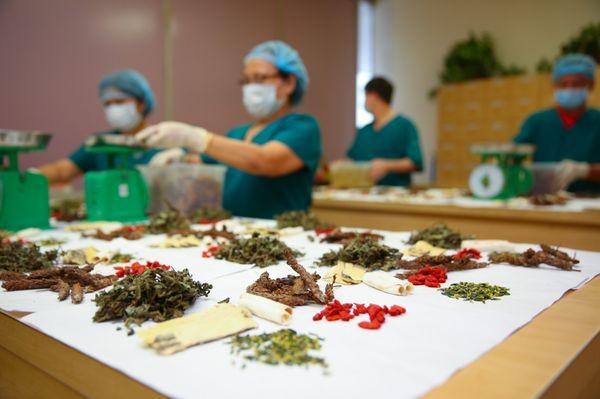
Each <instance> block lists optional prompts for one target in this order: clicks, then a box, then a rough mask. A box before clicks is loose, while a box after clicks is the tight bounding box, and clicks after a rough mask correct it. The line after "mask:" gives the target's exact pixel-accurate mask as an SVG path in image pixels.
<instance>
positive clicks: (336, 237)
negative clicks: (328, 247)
mask: <svg viewBox="0 0 600 399" xmlns="http://www.w3.org/2000/svg"><path fill="white" fill-rule="evenodd" d="M367 237H368V238H372V239H373V240H375V241H379V240H381V239H383V236H382V235H380V234H375V233H371V232H368V231H367V232H364V233H357V232H354V231H347V232H342V231H341V230H340V229H335V230H334V231H332V232H331V233H329V234H327V235H326V236H325V237H323V238H321V242H326V243H329V244H335V243H339V244H346V243H348V242H350V241H352V240H354V239H356V238H358V239H359V240H364V239H365V238H367Z"/></svg>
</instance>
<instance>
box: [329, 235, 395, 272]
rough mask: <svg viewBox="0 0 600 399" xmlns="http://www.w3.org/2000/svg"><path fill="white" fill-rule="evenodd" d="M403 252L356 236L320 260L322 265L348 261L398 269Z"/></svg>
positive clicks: (379, 268) (370, 267)
mask: <svg viewBox="0 0 600 399" xmlns="http://www.w3.org/2000/svg"><path fill="white" fill-rule="evenodd" d="M401 257H402V254H400V253H399V251H398V250H397V249H396V248H392V247H388V246H387V245H384V244H380V243H379V242H377V240H375V239H373V238H370V237H365V238H364V239H360V238H356V239H354V240H352V241H351V242H349V243H348V244H346V245H344V246H343V247H342V248H340V249H339V250H338V251H329V252H327V253H326V254H324V255H323V256H322V257H321V259H319V261H318V265H320V266H335V265H336V264H337V263H338V262H340V261H341V262H347V263H352V264H354V265H358V266H362V267H364V268H365V269H367V270H385V271H388V270H393V269H398V268H399V267H400V266H398V261H399V260H400V259H401Z"/></svg>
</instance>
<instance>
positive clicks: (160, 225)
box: [148, 204, 191, 234]
mask: <svg viewBox="0 0 600 399" xmlns="http://www.w3.org/2000/svg"><path fill="white" fill-rule="evenodd" d="M168 205H169V208H170V209H169V210H168V211H163V212H158V213H156V214H154V215H152V216H150V223H149V225H148V231H149V232H150V233H152V234H164V233H167V234H168V233H170V232H172V231H177V230H188V229H189V228H190V225H191V223H190V220H189V219H188V218H187V217H186V216H185V215H184V214H183V213H182V212H181V211H179V210H178V209H176V208H175V207H173V206H172V205H171V204H168Z"/></svg>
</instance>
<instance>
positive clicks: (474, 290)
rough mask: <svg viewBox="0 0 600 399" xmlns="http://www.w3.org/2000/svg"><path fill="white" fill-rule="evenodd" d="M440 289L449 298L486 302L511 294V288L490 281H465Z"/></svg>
mask: <svg viewBox="0 0 600 399" xmlns="http://www.w3.org/2000/svg"><path fill="white" fill-rule="evenodd" d="M440 291H441V292H442V294H443V295H446V296H447V297H449V298H454V299H464V300H465V301H477V302H485V301H487V300H492V301H496V300H498V298H499V297H501V296H505V295H510V293H509V291H510V290H509V289H508V288H506V287H501V286H498V285H490V284H488V283H467V282H464V281H463V282H460V283H455V284H451V285H450V287H447V288H441V289H440Z"/></svg>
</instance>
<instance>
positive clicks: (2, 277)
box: [0, 272, 27, 281]
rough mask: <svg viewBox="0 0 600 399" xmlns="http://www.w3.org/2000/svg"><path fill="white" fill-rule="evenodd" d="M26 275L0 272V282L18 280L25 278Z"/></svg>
mask: <svg viewBox="0 0 600 399" xmlns="http://www.w3.org/2000/svg"><path fill="white" fill-rule="evenodd" d="M25 277H27V275H25V274H24V273H19V272H0V280H3V281H8V280H18V279H21V278H25Z"/></svg>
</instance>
